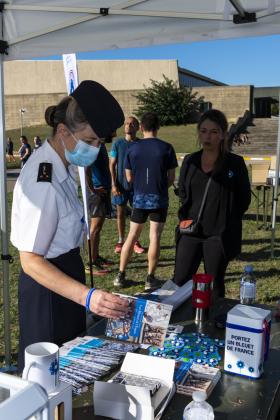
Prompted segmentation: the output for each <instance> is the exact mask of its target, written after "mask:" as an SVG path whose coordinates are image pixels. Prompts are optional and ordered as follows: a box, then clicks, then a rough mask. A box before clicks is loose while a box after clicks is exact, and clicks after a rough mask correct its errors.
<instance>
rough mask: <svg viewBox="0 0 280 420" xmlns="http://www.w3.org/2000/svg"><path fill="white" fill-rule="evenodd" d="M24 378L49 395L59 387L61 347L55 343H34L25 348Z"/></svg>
mask: <svg viewBox="0 0 280 420" xmlns="http://www.w3.org/2000/svg"><path fill="white" fill-rule="evenodd" d="M24 359H25V367H24V369H23V372H22V378H23V379H27V380H28V381H32V382H37V383H38V384H39V385H41V386H42V387H43V388H45V390H46V391H47V393H51V392H52V391H54V389H55V388H56V386H57V385H58V375H59V347H58V346H57V345H56V344H54V343H47V342H45V343H34V344H31V345H30V346H28V347H26V348H25V353H24Z"/></svg>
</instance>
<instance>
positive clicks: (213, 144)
mask: <svg viewBox="0 0 280 420" xmlns="http://www.w3.org/2000/svg"><path fill="white" fill-rule="evenodd" d="M227 130H228V123H227V120H226V117H225V115H224V114H223V113H222V112H220V111H218V110H214V109H213V110H209V111H207V112H205V113H204V114H203V115H202V116H201V118H200V121H199V123H198V139H199V142H200V144H201V147H202V149H201V150H200V151H198V152H195V153H193V154H191V155H189V156H186V157H185V159H184V161H183V164H182V167H181V171H180V177H179V197H180V201H181V203H182V205H181V207H180V209H179V220H180V221H182V220H187V219H192V220H194V221H195V220H196V219H197V216H198V213H199V209H200V206H201V202H202V197H203V195H204V191H205V188H206V185H207V182H208V180H209V177H211V178H212V179H211V183H210V185H209V190H208V193H207V196H206V201H205V205H204V207H203V211H202V216H201V218H200V221H199V232H198V233H197V234H196V235H192V236H190V235H188V234H180V233H179V232H178V235H177V241H176V242H177V250H176V262H175V273H174V282H175V283H176V284H177V285H179V286H182V285H183V284H184V283H186V282H187V281H188V280H189V279H191V278H192V276H193V275H194V274H195V273H196V272H197V270H198V267H199V264H200V262H201V261H202V259H203V261H204V268H205V272H206V273H208V274H211V275H213V277H214V292H215V295H216V296H222V297H223V296H224V295H225V286H224V275H225V272H226V268H227V265H228V263H229V261H230V260H231V259H233V258H234V257H236V255H237V254H239V253H240V251H241V238H242V216H243V214H244V213H245V211H246V210H247V209H248V207H249V205H250V201H251V190H250V182H249V178H248V171H247V168H246V166H245V163H244V160H243V158H242V157H241V156H238V155H235V154H233V153H230V152H229V151H228V144H227Z"/></svg>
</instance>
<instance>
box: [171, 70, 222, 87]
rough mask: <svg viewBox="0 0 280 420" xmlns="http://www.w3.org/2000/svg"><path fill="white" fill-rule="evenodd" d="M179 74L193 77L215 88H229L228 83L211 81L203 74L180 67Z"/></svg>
mask: <svg viewBox="0 0 280 420" xmlns="http://www.w3.org/2000/svg"><path fill="white" fill-rule="evenodd" d="M178 71H179V74H180V73H181V74H183V75H184V76H187V77H193V78H195V79H197V80H201V81H203V82H207V83H209V84H210V85H213V86H228V85H227V84H226V83H222V82H219V81H218V80H214V79H210V78H209V77H206V76H203V75H202V74H199V73H195V72H193V71H190V70H187V69H184V68H183V67H178Z"/></svg>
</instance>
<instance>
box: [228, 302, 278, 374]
mask: <svg viewBox="0 0 280 420" xmlns="http://www.w3.org/2000/svg"><path fill="white" fill-rule="evenodd" d="M270 324H271V311H268V310H265V309H261V308H256V307H254V306H247V305H241V304H238V305H236V306H234V308H232V309H231V310H230V311H229V312H228V315H227V322H226V340H225V359H224V370H225V371H227V372H230V373H235V374H238V375H242V376H248V377H250V378H259V377H260V376H261V374H262V373H263V364H264V361H265V360H266V359H267V357H268V351H269V336H270Z"/></svg>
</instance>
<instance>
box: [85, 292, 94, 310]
mask: <svg viewBox="0 0 280 420" xmlns="http://www.w3.org/2000/svg"><path fill="white" fill-rule="evenodd" d="M94 291H95V288H94V287H93V288H92V289H89V291H88V294H87V298H86V311H87V312H90V309H89V306H90V299H91V295H92V294H93V292H94Z"/></svg>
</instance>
